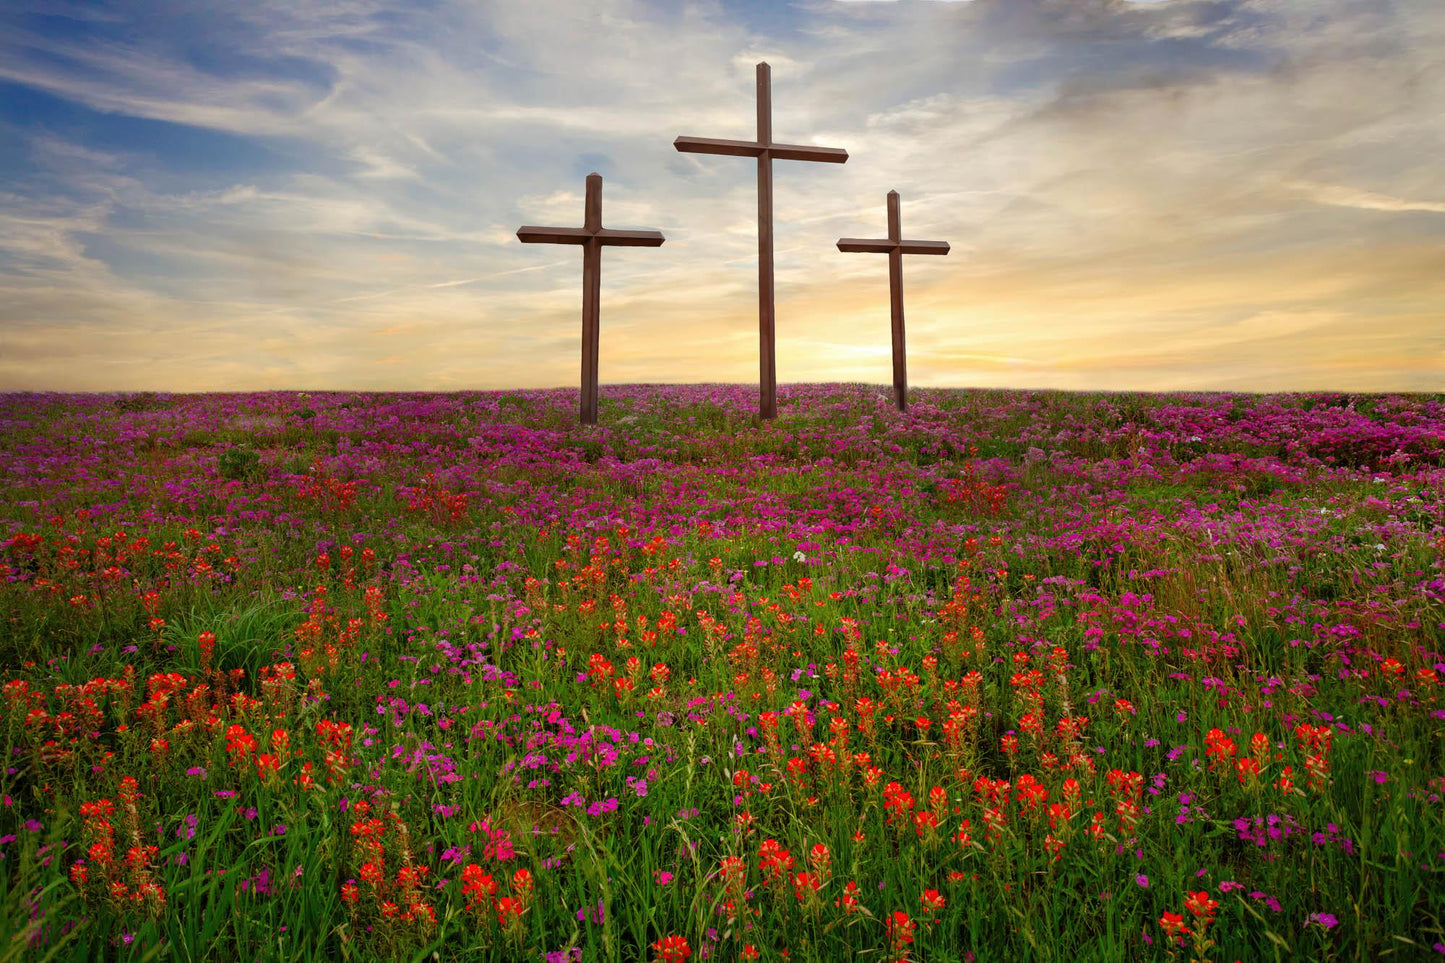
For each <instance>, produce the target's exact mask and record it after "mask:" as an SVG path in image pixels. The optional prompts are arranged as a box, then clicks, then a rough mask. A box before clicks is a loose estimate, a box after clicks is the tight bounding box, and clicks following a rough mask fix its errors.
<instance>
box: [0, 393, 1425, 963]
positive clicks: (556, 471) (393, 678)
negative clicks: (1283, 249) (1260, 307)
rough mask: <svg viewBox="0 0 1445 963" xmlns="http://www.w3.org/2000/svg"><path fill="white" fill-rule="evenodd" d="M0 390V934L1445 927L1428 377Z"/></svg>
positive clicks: (264, 944)
mask: <svg viewBox="0 0 1445 963" xmlns="http://www.w3.org/2000/svg"><path fill="white" fill-rule="evenodd" d="M604 394H605V398H604V399H603V402H602V414H601V421H602V424H601V425H600V426H598V427H590V428H589V427H583V426H579V425H578V424H577V423H576V414H575V412H576V392H575V391H565V390H557V391H523V392H474V393H462V394H445V395H441V394H359V393H313V394H309V395H307V394H296V393H264V394H250V395H167V394H140V395H135V394H132V395H114V394H111V395H59V394H27V395H16V394H12V395H0V451H3V453H4V459H3V462H0V600H3V611H4V620H3V622H0V687H3V690H4V691H3V695H0V719H3V722H0V725H3V731H4V740H5V757H6V760H7V762H6V763H5V765H4V766H3V768H0V959H5V960H9V959H17V960H18V959H37V960H40V959H66V960H95V959H102V958H110V959H121V960H146V959H167V960H187V961H189V960H253V959H254V960H257V961H261V960H320V959H357V960H360V959H387V960H426V959H442V960H453V959H456V960H463V959H465V960H471V959H478V960H483V959H497V960H534V961H538V963H544V961H545V963H553V961H569V963H570V961H589V963H590V961H603V960H626V961H632V960H649V961H651V960H656V961H668V963H680V961H683V960H692V961H699V960H728V961H731V960H753V959H761V960H784V959H786V960H792V961H804V960H817V961H825V960H839V959H848V958H853V957H855V956H856V958H859V959H870V960H879V961H894V960H909V961H925V960H928V961H965V960H980V961H983V960H999V959H1017V960H1025V959H1027V960H1059V961H1074V960H1088V959H1097V960H1166V959H1179V960H1186V959H1188V960H1213V961H1233V960H1277V959H1279V960H1282V959H1313V960H1331V959H1342V960H1343V959H1351V960H1357V959H1375V958H1377V957H1381V956H1385V955H1387V954H1388V955H1391V956H1393V958H1397V959H1431V958H1436V959H1440V958H1442V955H1445V809H1442V802H1441V797H1442V795H1445V738H1442V736H1445V697H1442V696H1445V689H1442V683H1445V654H1442V653H1445V561H1442V558H1445V398H1442V397H1441V396H1420V395H1414V396H1381V395H1370V396H1365V395H1356V396H1349V395H1332V394H1316V395H1302V394H1292V395H1273V396H1259V395H1227V394H1189V395H1183V394H1179V395H1127V394H1087V395H1085V394H1065V393H1049V392H1003V391H930V390H926V389H925V390H917V391H915V392H914V393H913V398H912V406H911V409H910V411H909V412H908V413H907V414H900V413H898V412H897V411H895V410H894V409H893V407H892V404H891V401H890V400H889V398H888V396H887V394H886V392H884V391H882V390H880V389H876V388H873V387H866V386H859V385H822V386H783V387H782V388H781V389H780V392H779V416H778V419H777V421H776V422H774V423H759V422H758V421H757V419H756V418H755V417H754V414H753V407H754V404H755V402H756V397H755V396H756V389H755V388H753V387H749V386H691V387H658V386H632V387H620V388H618V387H610V386H609V387H608V388H607V389H606V390H605V392H604Z"/></svg>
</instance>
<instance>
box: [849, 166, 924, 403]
mask: <svg viewBox="0 0 1445 963" xmlns="http://www.w3.org/2000/svg"><path fill="white" fill-rule="evenodd" d="M838 250H840V251H846V252H860V253H865V254H887V255H888V293H889V300H890V302H891V307H892V313H893V399H894V402H895V403H896V404H897V405H898V410H899V411H907V410H908V355H907V350H906V348H905V346H904V341H903V255H905V254H947V253H948V242H947V241H905V240H903V226H902V215H901V214H900V211H899V197H898V192H897V191H889V192H888V237H886V238H870V239H867V240H865V239H862V238H856V237H843V238H839V239H838Z"/></svg>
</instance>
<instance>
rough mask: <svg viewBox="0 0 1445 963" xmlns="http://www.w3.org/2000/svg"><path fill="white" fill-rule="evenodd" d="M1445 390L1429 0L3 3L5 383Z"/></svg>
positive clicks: (40, 386)
mask: <svg viewBox="0 0 1445 963" xmlns="http://www.w3.org/2000/svg"><path fill="white" fill-rule="evenodd" d="M762 61H766V62H767V63H768V64H770V66H771V71H772V100H773V121H772V123H773V137H774V139H775V140H776V141H779V142H783V143H794V144H812V145H818V146H825V147H841V148H844V149H846V150H847V151H848V161H847V163H846V164H842V165H838V164H820V163H804V162H796V161H775V162H774V164H773V179H774V223H775V226H774V232H775V272H776V278H777V297H776V311H777V372H778V381H779V382H780V383H784V384H786V383H789V382H793V383H797V382H864V383H871V384H878V385H886V384H890V383H891V380H892V367H891V360H890V358H891V348H890V336H889V292H888V266H887V259H886V258H885V257H882V256H880V255H876V254H853V253H842V252H839V251H838V250H837V248H836V242H837V240H838V239H839V238H841V237H862V238H878V237H884V236H886V233H887V222H886V194H887V192H888V191H890V190H897V191H898V192H899V193H900V195H901V197H902V226H903V236H904V237H905V238H910V239H919V240H943V241H947V242H949V244H950V245H951V246H952V249H951V251H950V253H949V254H948V255H947V256H946V257H936V256H932V257H922V256H910V257H905V258H904V266H903V275H904V280H905V311H906V318H907V350H908V378H909V384H910V386H913V387H924V386H927V387H1004V388H1054V389H1065V390H1134V391H1173V390H1184V391H1211V390H1225V391H1260V392H1264V391H1317V390H1326V391H1442V390H1445V164H1442V163H1441V158H1442V157H1445V3H1442V2H1440V0H1149V2H1146V0H791V2H786V0H526V2H520V0H508V2H487V0H468V2H453V0H425V2H412V0H407V2H385V0H277V2H270V0H248V2H245V3H235V2H231V0H227V2H224V3H221V2H209V0H169V2H161V0H156V2H134V0H132V2H123V3H106V2H97V3H79V2H66V0H7V2H6V3H5V4H4V5H3V12H0V390H11V391H17V390H18V391H31V390H35V391H40V390H61V391H139V390H160V391H177V392H181V391H184V392H192V391H253V390H270V389H298V390H378V391H381V390H386V391H391V390H419V391H456V390H469V389H511V388H543V387H565V386H576V385H577V384H578V381H579V368H580V353H581V297H582V295H581V287H582V284H581V260H582V255H581V249H580V248H578V247H575V246H560V245H547V244H522V243H520V242H519V241H518V239H517V237H516V231H517V229H518V228H519V227H520V226H522V225H524V224H527V225H538V226H558V227H580V226H581V225H582V219H583V192H584V187H585V185H584V179H585V178H586V176H587V175H588V174H589V173H590V172H594V171H595V172H596V173H599V174H601V175H602V177H603V180H604V185H603V206H602V218H603V224H604V225H605V226H607V227H612V228H625V229H642V230H658V231H661V232H662V233H663V234H664V235H665V237H666V242H665V243H664V244H663V245H662V246H661V247H657V248H621V247H606V248H604V249H603V253H602V295H601V348H600V363H599V367H600V380H601V382H602V384H603V385H606V384H609V383H610V384H622V383H628V384H636V383H702V382H708V383H716V382H734V383H753V384H756V383H757V379H758V351H759V346H758V303H757V297H758V296H757V257H758V253H757V182H756V164H755V162H754V161H752V160H751V159H749V158H739V157H726V156H715V155H704V154H683V153H680V152H678V151H677V150H675V149H674V148H673V140H674V138H676V137H678V136H679V135H689V136H697V137H715V138H730V139H741V140H751V139H753V138H754V136H755V134H756V127H755V124H756V108H755V100H754V72H755V65H756V64H757V63H759V62H762Z"/></svg>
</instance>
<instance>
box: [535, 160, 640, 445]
mask: <svg viewBox="0 0 1445 963" xmlns="http://www.w3.org/2000/svg"><path fill="white" fill-rule="evenodd" d="M584 211H585V214H584V218H583V222H582V226H581V227H530V226H525V227H521V228H518V229H517V238H518V240H520V241H522V242H523V243H524V244H581V245H582V409H581V413H580V414H579V415H578V420H579V421H580V422H581V423H582V424H584V425H595V424H597V341H598V328H599V327H600V325H599V319H600V316H601V313H602V309H601V302H602V246H603V245H604V244H615V245H618V246H621V247H658V246H660V245H661V244H662V241H663V237H662V234H661V233H660V232H658V231H615V230H613V229H612V228H608V227H603V226H602V175H601V174H597V173H592V174H588V175H587V202H586V206H585V208H584Z"/></svg>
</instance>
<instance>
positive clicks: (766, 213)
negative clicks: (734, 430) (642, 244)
mask: <svg viewBox="0 0 1445 963" xmlns="http://www.w3.org/2000/svg"><path fill="white" fill-rule="evenodd" d="M672 146H673V147H676V148H677V149H678V150H680V151H683V152H686V153H692V154H728V155H730V156H733V157H756V158H757V159H758V340H759V341H760V342H761V357H760V359H759V377H758V382H759V384H758V393H759V402H758V407H759V414H760V415H761V416H762V417H763V418H764V419H769V420H770V419H773V418H776V417H777V414H778V400H777V399H778V387H777V365H776V364H775V362H774V350H773V160H774V159H775V158H776V159H777V160H800V161H823V162H826V163H830V164H843V163H846V162H847V160H848V152H847V151H846V150H842V149H841V148H837V147H806V146H799V145H797V144H775V143H773V94H772V71H771V68H769V67H768V65H767V64H766V63H760V64H758V139H757V140H717V139H714V138H711V137H679V138H678V139H677V140H675V141H673V142H672Z"/></svg>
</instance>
